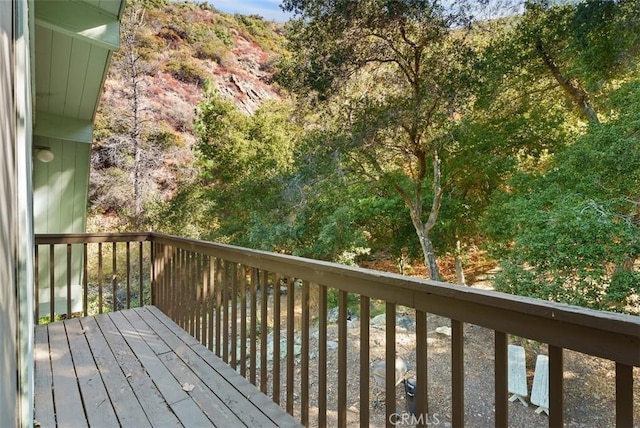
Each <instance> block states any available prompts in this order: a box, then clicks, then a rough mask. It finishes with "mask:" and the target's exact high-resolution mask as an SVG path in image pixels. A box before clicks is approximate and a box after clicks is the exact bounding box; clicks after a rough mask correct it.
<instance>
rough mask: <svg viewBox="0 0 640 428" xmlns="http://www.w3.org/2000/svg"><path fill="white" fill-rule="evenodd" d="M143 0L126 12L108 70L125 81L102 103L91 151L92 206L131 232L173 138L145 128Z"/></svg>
mask: <svg viewBox="0 0 640 428" xmlns="http://www.w3.org/2000/svg"><path fill="white" fill-rule="evenodd" d="M144 3H145V2H142V1H134V2H131V3H129V4H128V6H127V8H126V10H125V15H124V18H123V20H122V34H121V49H120V50H118V51H117V52H116V53H115V54H114V57H113V62H112V67H113V68H112V69H111V70H110V73H111V74H115V75H119V76H121V77H122V80H123V82H124V83H123V85H122V86H121V87H119V88H118V91H119V93H118V94H117V96H113V98H114V99H115V98H117V99H118V100H119V102H118V103H116V102H114V103H112V104H109V105H101V108H100V110H99V112H98V119H97V123H98V126H97V132H96V134H97V135H96V140H97V144H96V145H95V146H94V148H93V153H92V166H93V168H92V177H91V190H90V200H91V202H92V206H93V208H94V209H97V210H104V211H109V210H117V211H118V212H119V214H121V217H123V218H124V219H125V220H126V223H127V224H125V225H124V228H128V229H130V230H141V229H142V228H143V225H144V223H145V221H146V213H145V204H146V203H147V202H149V201H150V200H152V199H153V195H154V194H156V190H157V184H156V183H155V181H154V179H155V177H154V174H153V172H154V170H155V169H156V168H157V167H158V166H159V164H160V162H161V156H160V151H161V150H162V149H163V148H166V147H163V146H168V145H171V144H173V143H174V142H175V141H172V140H175V139H177V138H178V137H177V136H176V135H175V133H172V132H169V131H165V130H163V127H162V126H156V128H155V129H151V127H150V123H151V121H152V118H151V116H152V114H151V112H150V109H149V108H148V101H149V100H148V97H147V92H146V91H147V82H146V80H145V79H146V77H147V75H148V72H149V70H148V69H149V63H150V59H151V57H152V56H153V55H154V54H155V50H156V47H153V46H149V43H148V42H149V39H151V38H149V37H146V31H147V28H146V26H145V11H146V9H145V8H144ZM122 101H123V103H121V102H122ZM156 125H157V124H156Z"/></svg>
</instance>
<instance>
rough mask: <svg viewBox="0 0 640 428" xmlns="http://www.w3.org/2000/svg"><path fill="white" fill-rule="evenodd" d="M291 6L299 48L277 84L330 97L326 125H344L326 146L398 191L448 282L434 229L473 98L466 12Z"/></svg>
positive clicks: (429, 260) (406, 5) (415, 3)
mask: <svg viewBox="0 0 640 428" xmlns="http://www.w3.org/2000/svg"><path fill="white" fill-rule="evenodd" d="M463 6H464V5H463ZM283 7H284V8H285V10H288V11H290V12H294V13H296V14H297V15H298V16H299V19H297V20H293V21H292V22H291V23H290V26H289V28H288V32H287V34H288V36H287V37H288V39H289V41H290V45H289V48H290V50H291V51H292V52H293V54H292V56H291V57H288V58H286V59H284V60H283V61H282V63H281V67H280V71H279V74H278V76H277V80H278V81H279V82H280V83H281V84H282V85H284V86H285V87H288V88H289V89H291V90H292V91H294V92H295V93H297V94H299V95H300V96H301V97H304V98H305V99H309V97H313V98H314V100H315V101H317V102H325V101H326V102H327V104H326V105H328V107H327V108H326V110H325V111H326V112H328V113H329V114H328V115H327V116H326V117H325V118H323V119H324V122H325V123H329V122H330V123H332V124H336V125H337V126H336V127H335V128H334V129H333V131H334V134H333V137H332V138H331V139H330V140H329V141H326V142H325V144H329V145H331V146H332V147H333V149H334V151H335V153H336V156H339V157H340V158H341V159H342V160H343V166H344V167H345V168H348V169H350V170H351V171H357V173H358V174H359V175H361V176H365V177H368V178H369V179H370V180H372V181H374V182H378V183H382V184H384V185H385V186H388V187H389V188H391V189H393V190H394V191H395V192H397V194H398V195H399V196H400V197H401V198H402V200H403V201H404V204H405V205H406V207H407V208H408V211H409V215H410V218H411V222H412V224H413V227H414V229H415V232H416V234H417V236H418V238H419V242H420V246H421V248H422V253H423V257H424V261H425V264H426V266H427V267H428V268H429V272H430V276H431V278H432V279H436V280H439V278H440V274H439V271H438V265H437V261H436V256H435V250H434V246H433V243H432V239H431V233H432V231H433V230H434V228H435V227H436V225H437V222H438V215H439V211H440V207H441V203H442V197H443V182H442V165H443V161H442V157H443V156H446V155H447V148H448V147H449V146H450V145H451V144H453V143H455V142H454V141H453V138H452V134H451V132H450V130H451V128H452V126H453V124H455V123H456V122H457V121H458V120H459V115H460V108H461V106H463V105H465V103H467V102H468V96H469V95H470V94H469V91H468V84H469V82H470V79H469V77H470V76H469V74H468V71H469V70H470V67H469V63H470V60H471V58H472V51H471V49H470V47H469V39H468V31H467V30H468V25H469V23H470V22H471V21H470V17H469V16H467V15H466V14H465V13H464V12H463V10H465V8H464V7H461V8H460V9H455V10H453V9H447V8H446V7H445V5H444V4H443V3H440V2H437V1H419V0H406V1H400V0H397V1H381V0H367V1H358V2H353V1H348V0H339V1H336V2H330V3H327V2H324V1H320V0H287V1H285V2H284V4H283ZM331 126H333V125H331ZM425 201H428V202H427V205H428V206H425Z"/></svg>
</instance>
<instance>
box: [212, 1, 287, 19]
mask: <svg viewBox="0 0 640 428" xmlns="http://www.w3.org/2000/svg"><path fill="white" fill-rule="evenodd" d="M280 1H281V0H209V3H210V4H211V5H212V6H213V7H215V8H216V9H218V10H220V11H222V12H226V13H231V14H233V13H240V14H242V15H260V16H262V17H263V18H265V19H267V20H270V21H276V22H286V21H287V20H288V19H289V18H290V17H291V15H290V14H286V13H284V12H283V11H282V9H280Z"/></svg>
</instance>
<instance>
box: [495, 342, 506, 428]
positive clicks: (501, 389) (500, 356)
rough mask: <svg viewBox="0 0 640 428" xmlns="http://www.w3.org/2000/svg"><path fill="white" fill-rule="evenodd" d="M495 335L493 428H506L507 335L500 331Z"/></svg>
mask: <svg viewBox="0 0 640 428" xmlns="http://www.w3.org/2000/svg"><path fill="white" fill-rule="evenodd" d="M494 335H495V339H494V341H495V344H494V346H495V364H494V373H495V379H494V385H495V409H496V420H495V426H496V428H498V427H506V426H508V425H509V407H508V402H509V398H508V397H509V391H508V389H509V388H508V382H509V367H508V362H509V360H508V343H507V342H508V340H507V334H506V333H503V332H501V331H494Z"/></svg>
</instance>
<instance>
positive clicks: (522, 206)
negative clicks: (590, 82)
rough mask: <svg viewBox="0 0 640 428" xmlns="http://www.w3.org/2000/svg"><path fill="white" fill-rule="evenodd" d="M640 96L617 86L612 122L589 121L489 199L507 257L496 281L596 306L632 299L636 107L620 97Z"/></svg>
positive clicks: (638, 176) (492, 224) (639, 147)
mask: <svg viewBox="0 0 640 428" xmlns="http://www.w3.org/2000/svg"><path fill="white" fill-rule="evenodd" d="M639 95H640V86H639V85H638V84H637V83H633V84H629V85H623V86H622V87H621V88H620V89H619V90H618V91H617V92H616V93H615V94H614V95H613V96H612V97H611V101H612V102H611V103H610V107H611V108H612V109H613V110H614V111H617V116H618V118H617V119H616V120H614V121H612V122H611V123H608V124H603V125H592V126H591V127H590V128H589V132H587V133H586V134H585V135H584V136H582V137H580V138H578V140H577V141H576V142H575V144H573V145H572V146H570V147H568V148H567V149H565V150H564V151H562V152H561V153H559V154H558V155H557V156H556V157H555V158H554V159H553V160H552V162H551V163H550V165H549V168H548V169H547V170H546V171H544V172H542V173H539V174H532V175H526V174H520V175H518V176H517V177H515V178H514V179H513V180H512V181H511V183H510V187H511V189H512V190H510V191H509V192H506V193H503V194H502V195H500V196H498V197H497V199H496V200H495V201H494V205H493V206H492V207H491V209H490V210H489V215H488V217H487V219H486V226H487V228H486V230H487V231H488V232H489V234H490V236H491V237H492V238H493V240H494V242H495V243H496V244H497V246H496V247H494V251H495V253H494V254H496V255H499V256H502V257H503V258H504V259H505V260H506V262H505V265H504V266H505V268H504V270H503V272H502V273H501V275H499V277H498V278H497V279H496V287H498V288H499V289H501V290H504V291H509V292H516V293H518V294H526V295H531V296H535V297H541V298H545V299H551V300H558V301H564V302H568V303H573V304H578V305H582V306H590V307H594V308H598V309H602V308H608V309H615V310H617V309H619V308H620V307H624V306H625V305H626V304H628V303H629V302H631V300H632V299H634V298H635V297H634V295H637V292H638V284H639V283H638V278H639V277H638V270H637V267H634V262H635V261H636V260H637V259H638V258H639V257H640V222H639V221H638V213H639V211H638V206H639V205H640V193H639V190H638V189H640V139H639V138H638V135H640V121H639V120H638V119H640V110H639V109H638V108H637V105H634V104H631V105H629V104H625V103H624V101H623V100H627V99H629V97H632V98H633V97H637V96H639ZM522 266H526V267H527V268H526V269H525V268H523V267H522ZM630 299H631V300H630Z"/></svg>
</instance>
